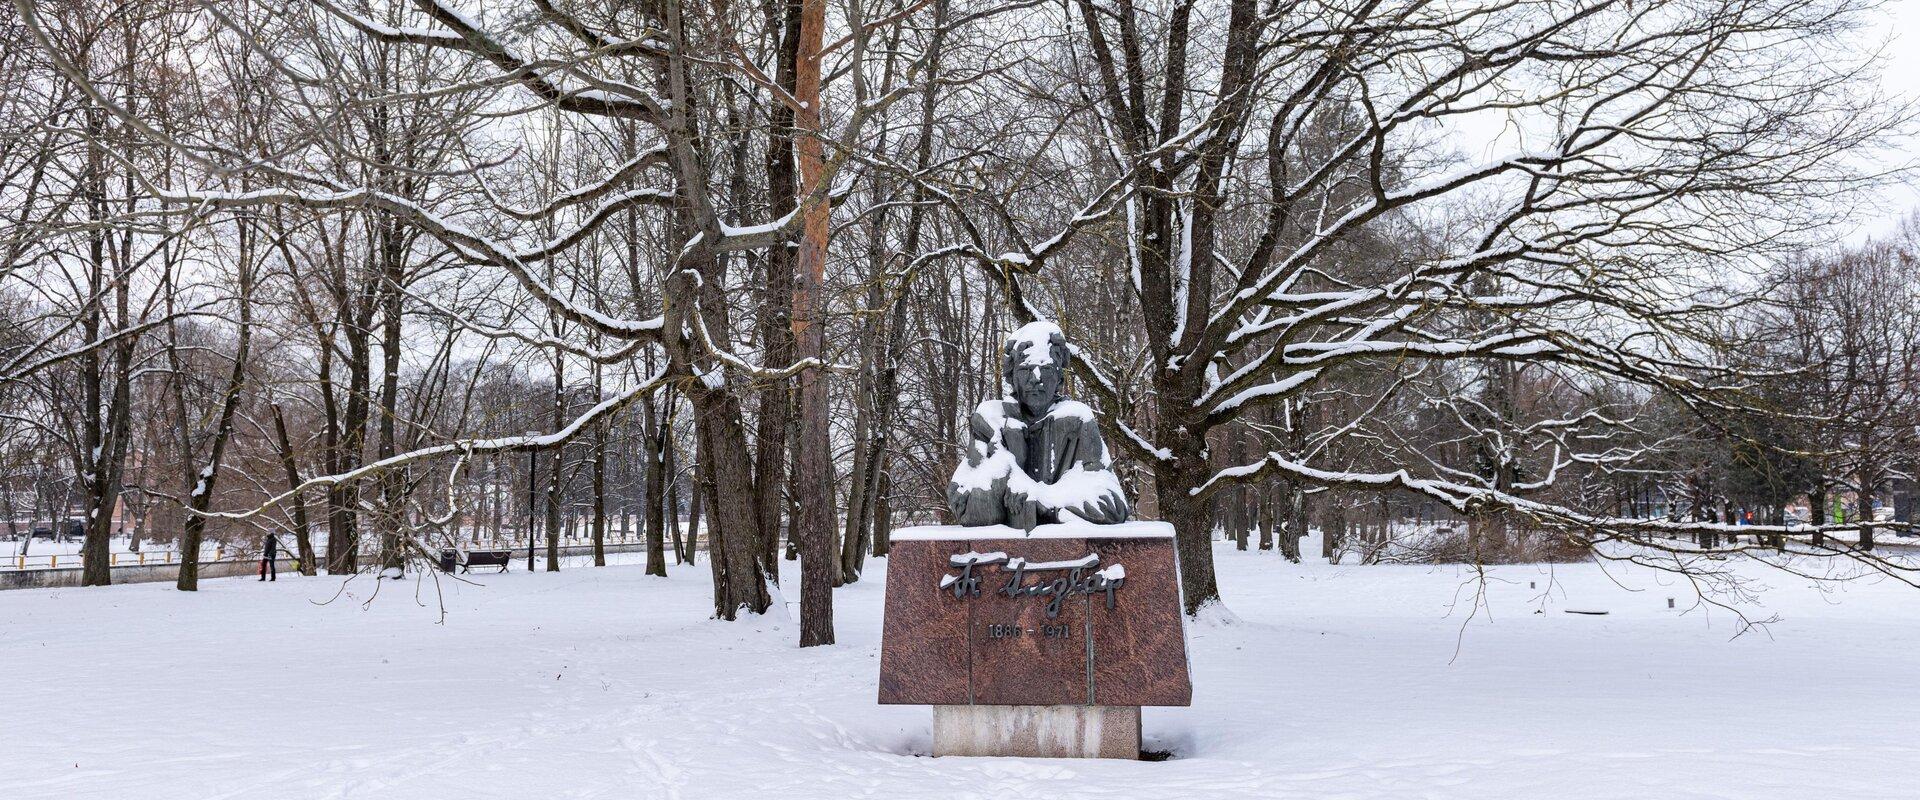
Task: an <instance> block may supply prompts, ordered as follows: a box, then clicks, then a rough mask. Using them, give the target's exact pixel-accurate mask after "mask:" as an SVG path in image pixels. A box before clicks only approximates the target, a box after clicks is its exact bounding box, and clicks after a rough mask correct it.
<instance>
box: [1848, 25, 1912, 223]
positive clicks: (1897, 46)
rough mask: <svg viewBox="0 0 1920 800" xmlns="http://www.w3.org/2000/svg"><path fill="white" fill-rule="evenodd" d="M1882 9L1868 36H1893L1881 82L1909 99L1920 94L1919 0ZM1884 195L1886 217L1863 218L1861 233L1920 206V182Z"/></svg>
mask: <svg viewBox="0 0 1920 800" xmlns="http://www.w3.org/2000/svg"><path fill="white" fill-rule="evenodd" d="M1881 13H1882V14H1883V16H1884V17H1885V19H1884V20H1883V21H1882V23H1881V25H1880V27H1879V28H1878V29H1877V30H1874V31H1871V32H1869V35H1868V37H1867V39H1868V43H1869V44H1871V43H1877V42H1879V41H1881V40H1885V39H1887V38H1889V37H1891V39H1892V41H1891V42H1889V43H1888V45H1887V48H1886V51H1885V52H1886V56H1887V65H1886V73H1885V74H1884V75H1883V76H1882V77H1881V82H1882V83H1883V84H1885V86H1886V88H1887V91H1888V92H1889V93H1892V94H1895V95H1897V96H1899V97H1902V98H1905V99H1909V100H1912V99H1915V98H1920V0H1888V2H1887V4H1886V5H1885V6H1884V7H1883V9H1882V11H1881ZM1906 155H1907V156H1908V157H1915V156H1920V149H1916V148H1914V147H1909V148H1907V152H1906ZM1885 195H1886V202H1885V203H1884V205H1883V208H1884V209H1885V214H1884V215H1882V216H1883V218H1881V219H1876V220H1867V221H1863V223H1862V225H1861V231H1860V235H1873V234H1877V233H1881V232H1884V231H1886V230H1888V229H1889V228H1891V227H1892V226H1893V224H1894V223H1895V222H1897V221H1898V220H1899V218H1900V217H1901V216H1903V215H1905V214H1906V213H1907V212H1908V211H1910V210H1913V209H1916V208H1920V186H1916V185H1912V184H1909V185H1906V186H1899V187H1890V188H1888V189H1887V190H1886V191H1885Z"/></svg>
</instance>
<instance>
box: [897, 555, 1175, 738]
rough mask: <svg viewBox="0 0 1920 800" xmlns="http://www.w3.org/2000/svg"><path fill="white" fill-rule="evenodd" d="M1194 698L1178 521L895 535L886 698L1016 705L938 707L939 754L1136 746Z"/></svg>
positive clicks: (948, 703) (945, 704)
mask: <svg viewBox="0 0 1920 800" xmlns="http://www.w3.org/2000/svg"><path fill="white" fill-rule="evenodd" d="M1192 695H1193V687H1192V683H1191V681H1190V679H1189V677H1188V671H1187V655H1186V631H1185V628H1184V627H1183V618H1182V616H1181V613H1180V579H1179V563H1178V556H1177V554H1176V551H1175V548H1174V542H1173V529H1172V526H1169V525H1167V524H1165V523H1157V522H1132V523H1126V524H1122V525H1087V524H1074V525H1043V526H1041V527H1040V528H1037V529H1035V531H1034V532H1033V534H1032V535H1023V534H1022V532H1021V531H1019V530H1017V529H1014V528H1007V527H1000V526H994V527H985V528H960V527H924V528H907V529H903V530H899V531H895V532H894V534H893V537H892V549H891V551H890V553H889V555H888V558H887V599H886V627H885V633H884V638H883V643H882V646H881V650H880V702H882V703H895V704H923V705H933V706H943V707H954V706H958V707H967V706H973V707H987V706H995V707H997V706H1020V707H1024V708H1021V709H1005V708H1001V709H994V708H975V709H972V710H968V709H965V708H961V709H953V708H943V709H941V711H942V712H944V713H938V714H936V717H935V720H936V721H935V726H934V752H935V754H936V755H945V754H954V755H1023V756H1033V755H1040V756H1092V755H1099V756H1106V757H1113V756H1114V755H1115V754H1117V753H1121V752H1125V753H1128V754H1129V755H1137V754H1138V752H1139V722H1138V720H1139V711H1138V708H1139V707H1140V706H1184V705H1187V704H1188V703H1189V702H1190V701H1191V698H1192ZM1032 707H1051V708H1032ZM1076 707H1077V708H1076ZM1129 720H1131V725H1128V724H1125V723H1127V722H1128V721H1129ZM1075 731H1078V732H1079V733H1075ZM1123 738H1124V739H1126V740H1127V741H1130V742H1131V744H1130V745H1129V744H1127V743H1126V742H1125V741H1121V740H1122V739H1123Z"/></svg>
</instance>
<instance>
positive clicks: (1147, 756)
mask: <svg viewBox="0 0 1920 800" xmlns="http://www.w3.org/2000/svg"><path fill="white" fill-rule="evenodd" d="M1169 758H1173V751H1171V750H1142V751H1140V760H1141V761H1165V760H1167V759H1169Z"/></svg>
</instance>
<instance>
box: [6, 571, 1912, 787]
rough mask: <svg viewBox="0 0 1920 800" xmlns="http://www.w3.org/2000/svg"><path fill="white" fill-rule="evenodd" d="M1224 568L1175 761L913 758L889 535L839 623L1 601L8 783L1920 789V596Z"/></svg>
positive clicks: (565, 592) (313, 597)
mask: <svg viewBox="0 0 1920 800" xmlns="http://www.w3.org/2000/svg"><path fill="white" fill-rule="evenodd" d="M1220 564H1221V570H1222V581H1221V582H1222V585H1223V588H1224V591H1225V593H1226V596H1227V598H1228V603H1229V605H1230V606H1231V608H1232V609H1233V612H1234V613H1235V614H1237V615H1238V617H1239V621H1238V622H1236V623H1234V624H1221V623H1220V622H1219V621H1217V620H1215V621H1210V622H1207V623H1203V624H1199V625H1195V626H1193V627H1192V628H1191V629H1190V631H1189V635H1190V637H1191V649H1192V653H1193V656H1192V657H1193V661H1194V670H1195V674H1194V706H1193V707H1192V708H1188V709H1149V710H1148V711H1147V712H1146V717H1145V725H1146V733H1147V738H1148V746H1149V747H1150V748H1154V749H1160V750H1167V751H1171V752H1172V755H1173V757H1172V758H1171V759H1170V760H1167V761H1164V762H1158V763H1153V762H1117V761H1100V762H1087V761H1079V762H1067V761H1021V760H1013V759H933V758H928V757H924V756H922V755H918V754H922V753H925V752H926V751H927V750H928V749H929V747H928V745H929V743H928V730H927V729H928V724H929V712H928V710H927V709H925V708H921V707H882V706H878V705H876V704H875V703H874V696H875V673H876V671H877V664H878V662H877V655H876V653H877V647H878V642H879V634H880V625H879V623H880V614H879V609H880V602H879V601H880V596H881V590H882V586H881V582H880V581H879V580H878V579H877V577H878V576H877V572H878V568H880V567H881V566H882V565H880V564H879V563H877V562H876V564H875V565H874V566H875V568H876V569H875V570H874V572H875V577H874V578H871V579H869V580H867V581H863V582H862V583H859V584H856V585H853V586H850V587H847V588H845V589H842V590H841V591H840V592H839V594H838V596H837V597H838V600H837V602H838V603H839V605H840V610H841V613H840V625H839V637H840V642H841V643H840V645H838V646H835V647H829V648H814V649H809V650H798V649H796V648H795V647H794V641H795V639H796V631H795V629H794V627H793V625H792V623H791V622H788V621H785V620H783V619H781V618H778V617H777V616H776V617H772V618H767V619H762V620H759V621H754V622H742V623H722V622H716V621H711V620H708V619H706V618H705V617H706V614H707V610H708V608H709V603H710V600H709V597H710V594H709V592H710V585H709V582H708V579H707V574H706V566H705V565H704V564H702V565H700V566H699V567H698V568H693V569H681V570H678V571H676V573H675V575H674V576H673V577H672V578H668V579H664V580H663V579H659V578H649V577H647V576H646V575H645V574H643V572H642V570H641V569H640V568H639V567H637V566H619V567H608V568H604V569H592V568H585V567H582V568H574V569H568V570H566V571H563V572H561V573H559V574H557V575H552V574H545V573H540V574H533V575H529V574H527V573H524V572H513V573H509V574H506V575H500V576H493V575H488V576H482V577H480V578H479V581H480V582H481V583H483V584H484V585H483V586H474V585H461V584H456V583H449V582H442V583H441V584H440V587H441V589H442V590H443V591H444V593H445V601H446V607H447V615H446V618H445V622H444V624H441V623H440V615H439V613H438V610H437V608H436V605H435V602H434V599H433V589H432V584H431V582H429V583H428V584H427V585H425V586H424V587H420V586H416V584H414V583H412V582H408V583H406V584H403V585H402V584H389V585H387V586H385V587H383V589H382V592H381V596H380V597H379V598H378V599H376V600H375V601H374V602H372V603H371V604H365V603H364V602H363V601H365V600H366V599H367V598H366V596H365V594H366V591H367V590H370V589H371V584H370V583H368V582H366V581H365V580H364V579H362V580H359V581H356V582H355V583H354V584H353V585H352V586H350V587H349V588H348V590H347V593H346V594H344V595H342V596H341V597H340V598H339V599H338V600H335V601H334V602H332V603H331V604H324V605H321V604H316V602H319V601H325V600H327V599H328V598H329V597H331V596H333V595H334V593H335V592H336V590H338V589H339V587H340V584H339V581H337V580H333V579H328V578H307V579H301V578H299V577H298V576H290V577H289V576H285V575H283V576H282V579H281V581H280V582H279V583H277V584H261V583H257V582H254V581H251V580H246V579H228V580H212V581H207V582H206V583H205V584H204V588H203V590H202V591H201V592H200V593H199V594H198V595H197V596H196V595H183V594H181V593H178V592H175V591H173V590H172V589H171V587H169V586H167V585H165V584H143V585H134V586H118V587H112V588H109V589H105V590H76V589H65V590H32V591H16V592H6V593H0V676H4V681H0V685H4V687H5V688H4V689H0V797H3V798H8V799H9V800H29V798H33V799H37V798H74V799H76V800H77V799H80V798H141V799H142V800H159V799H160V798H228V797H233V798H239V797H245V798H265V799H270V800H280V799H282V798H345V797H352V798H495V797H498V798H567V797H606V798H655V797H687V798H721V799H724V798H750V797H793V798H828V799H829V800H846V799H847V798H862V797H874V798H922V797H929V798H930V797H941V798H983V799H984V798H1005V797H1016V796H1018V797H1076V798H1086V797H1096V798H1098V797H1114V798H1120V797H1127V798H1132V797H1143V798H1152V799H1153V800H1168V799H1169V798H1189V797H1191V798H1214V797H1249V798H1255V797H1258V798H1289V797H1300V798H1395V800H1403V799H1405V798H1476V799H1480V798H1634V800H1641V799H1642V798H1662V799H1663V800H1666V799H1671V798H1741V799H1742V800H1751V799H1753V798H1813V797H1820V798H1825V797H1846V798H1896V797H1914V796H1916V795H1920V778H1917V777H1916V776H1920V693H1916V692H1914V691H1913V690H1912V688H1911V687H1912V685H1913V676H1914V674H1915V671H1916V670H1920V624H1916V623H1920V592H1914V591H1913V590H1902V589H1900V588H1898V587H1896V586H1894V585H1891V584H1889V583H1879V584H1871V583H1854V584H1849V585H1848V587H1847V588H1846V589H1845V590H1843V591H1841V592H1839V593H1837V594H1831V595H1822V594H1820V593H1818V592H1814V591H1811V590H1809V589H1808V588H1806V587H1805V585H1804V581H1799V580H1795V579H1791V578H1787V577H1786V576H1784V575H1779V574H1777V573H1762V572H1759V571H1753V572H1752V574H1753V575H1754V576H1755V577H1756V578H1758V579H1759V580H1761V581H1763V582H1765V583H1767V584H1769V585H1770V586H1771V587H1772V591H1770V592H1768V593H1767V594H1766V595H1764V600H1765V603H1766V606H1765V607H1762V608H1753V609H1750V611H1749V613H1750V614H1753V615H1755V616H1758V617H1766V616H1770V615H1773V614H1776V613H1777V614H1778V615H1779V616H1780V617H1781V619H1780V621H1778V622H1776V623H1774V624H1772V625H1770V626H1769V628H1768V630H1767V631H1766V632H1764V633H1750V634H1748V635H1745V636H1741V637H1739V638H1732V637H1733V635H1734V633H1735V632H1736V629H1737V628H1736V624H1735V620H1734V619H1733V618H1732V616H1731V615H1729V614H1727V613H1725V612H1723V611H1714V612H1712V613H1707V612H1705V611H1701V610H1696V611H1693V612H1691V613H1685V614H1683V613H1681V611H1669V610H1667V608H1666V598H1667V597H1669V596H1672V597H1676V598H1678V599H1679V601H1680V606H1681V607H1682V610H1684V609H1685V608H1686V607H1687V605H1688V602H1689V601H1688V596H1687V595H1686V594H1685V593H1684V590H1683V589H1681V588H1679V587H1669V586H1664V585H1662V584H1664V583H1671V581H1664V580H1661V579H1659V578H1658V577H1657V576H1654V575H1651V574H1649V573H1645V572H1637V573H1625V574H1623V573H1622V572H1621V570H1620V569H1618V568H1612V569H1610V570H1609V572H1611V574H1612V577H1611V578H1610V577H1609V576H1608V574H1607V573H1603V571H1602V570H1601V569H1600V568H1599V567H1597V566H1593V565H1578V566H1561V567H1558V568H1555V569H1553V570H1548V569H1546V568H1542V567H1507V568H1501V569H1498V570H1495V571H1494V572H1493V575H1494V578H1495V580H1494V581H1493V582H1492V583H1490V584H1489V595H1488V608H1486V609H1482V610H1481V611H1480V612H1479V613H1478V614H1477V615H1475V616H1474V618H1473V619H1472V620H1471V621H1469V620H1468V619H1467V616H1468V615H1467V605H1468V603H1469V602H1470V598H1471V595H1472V587H1473V584H1472V581H1471V578H1470V574H1469V573H1467V572H1464V571H1460V570H1456V569H1453V568H1428V567H1354V566H1344V567H1328V566H1326V565H1324V564H1308V565H1302V566H1290V565H1287V564H1285V563H1284V562H1281V561H1280V560H1279V559H1278V558H1277V557H1275V556H1274V555H1273V554H1271V553H1238V552H1234V551H1232V550H1231V549H1227V548H1223V549H1222V550H1221V551H1220ZM1616 579H1618V580H1619V581H1620V582H1621V583H1624V584H1625V586H1626V588H1622V586H1620V585H1616V583H1615V580H1616ZM1530 581H1531V582H1534V583H1535V584H1536V585H1537V587H1538V588H1529V586H1528V583H1529V582H1530ZM416 588H418V589H420V591H419V597H418V602H416V592H415V589H416ZM1630 590H1633V591H1630ZM1567 608H1577V609H1604V610H1608V611H1610V612H1611V613H1610V614H1609V615H1607V616H1580V615H1572V614H1565V613H1562V611H1563V610H1564V609H1567ZM1536 609H1541V610H1543V611H1544V613H1537V614H1536V613H1534V612H1535V610H1536ZM1463 626H1464V627H1463ZM1456 652H1457V655H1456Z"/></svg>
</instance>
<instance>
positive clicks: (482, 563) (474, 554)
mask: <svg viewBox="0 0 1920 800" xmlns="http://www.w3.org/2000/svg"><path fill="white" fill-rule="evenodd" d="M511 560H513V551H512V550H468V551H467V560H466V563H465V564H463V565H461V569H460V571H461V572H472V571H473V568H474V567H499V568H500V571H501V572H506V571H507V562H508V561H511Z"/></svg>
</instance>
